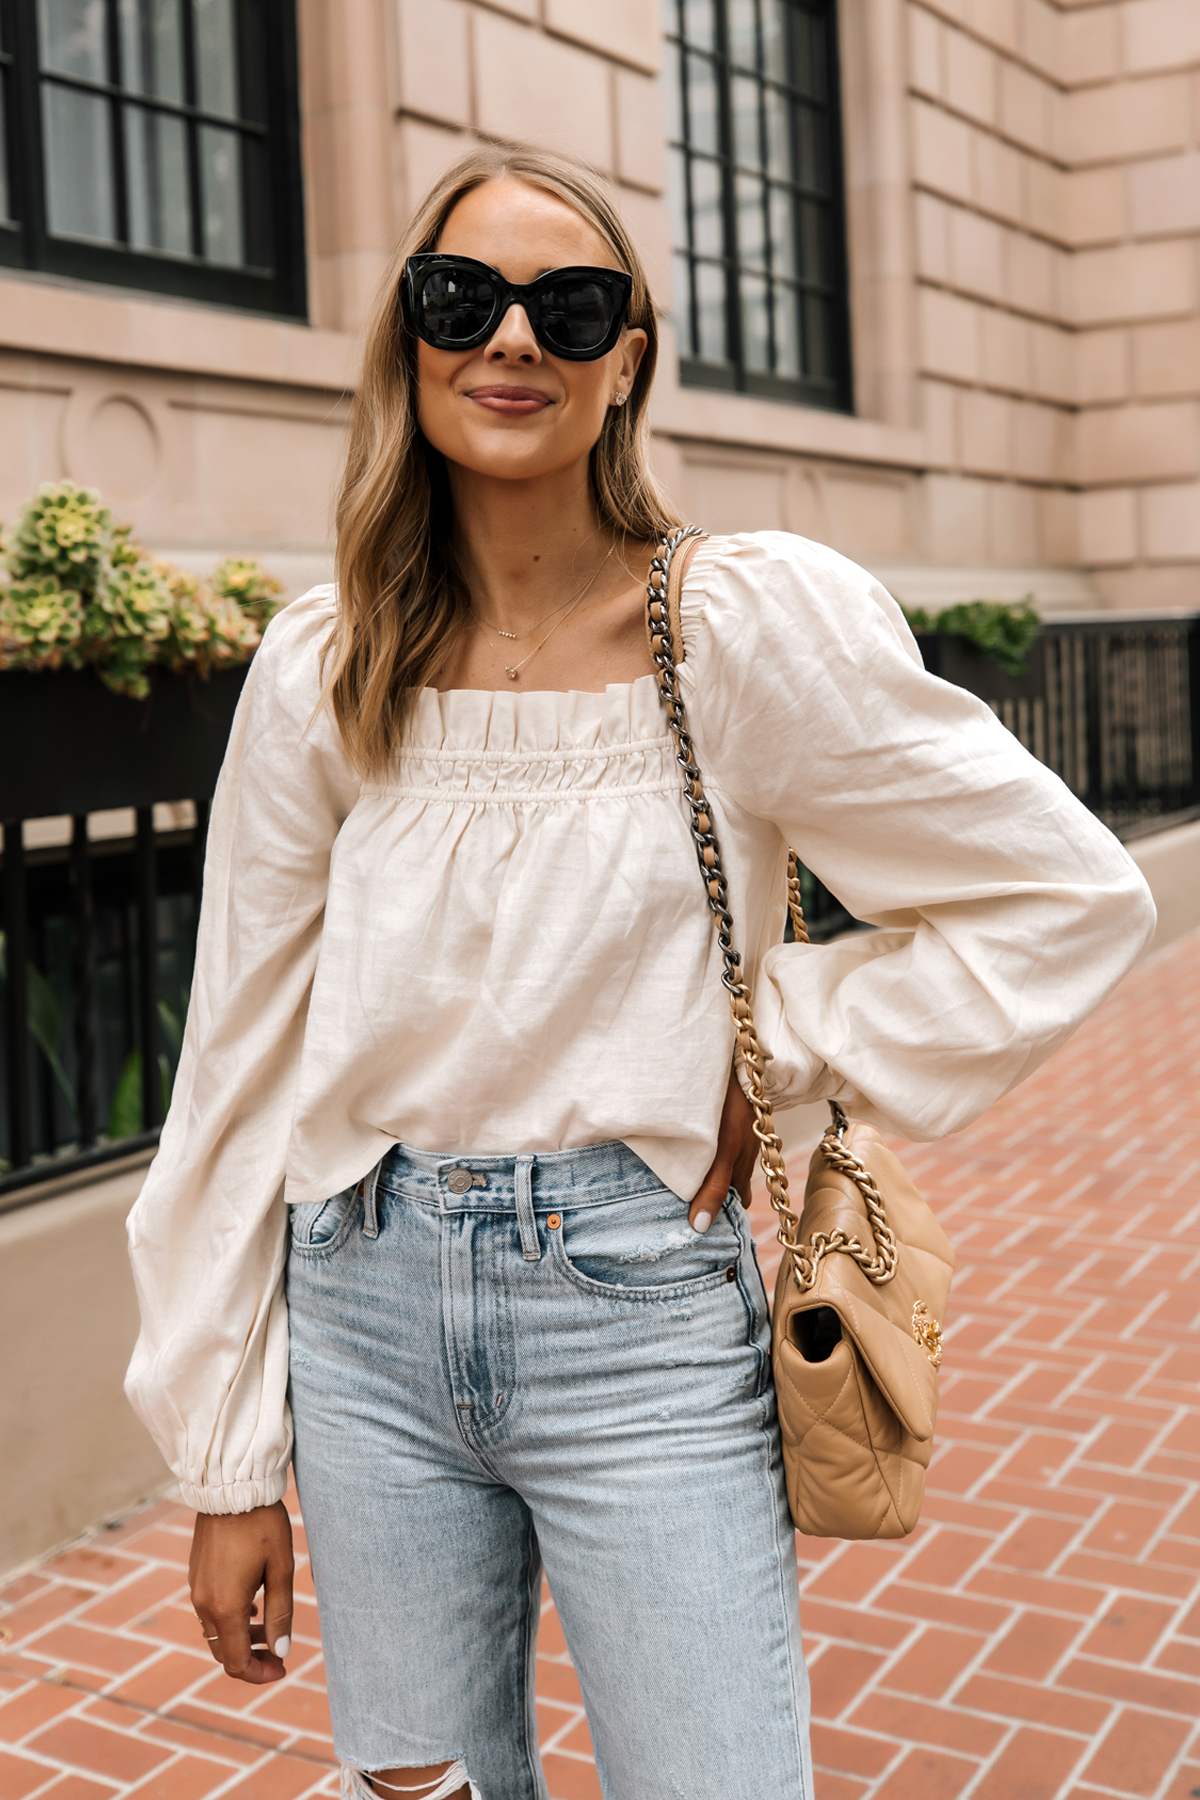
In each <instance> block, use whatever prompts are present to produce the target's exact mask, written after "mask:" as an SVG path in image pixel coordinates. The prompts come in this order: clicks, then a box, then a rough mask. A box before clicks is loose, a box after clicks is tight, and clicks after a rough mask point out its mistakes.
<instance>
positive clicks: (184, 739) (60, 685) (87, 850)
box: [0, 668, 246, 1205]
mask: <svg viewBox="0 0 1200 1800" xmlns="http://www.w3.org/2000/svg"><path fill="white" fill-rule="evenodd" d="M245 674H246V671H245V669H244V668H242V669H235V670H230V671H228V672H226V673H223V674H221V675H218V676H214V677H213V679H212V680H211V681H209V682H206V683H194V684H193V683H189V682H188V681H186V680H184V679H183V678H176V677H165V678H162V679H160V680H159V681H158V683H157V684H156V687H155V690H154V695H153V698H152V699H151V700H150V701H148V702H147V703H146V704H145V705H144V706H140V705H136V704H135V703H133V702H132V701H130V700H127V699H125V698H124V697H121V696H117V695H113V694H109V693H108V692H107V691H106V690H105V689H104V688H103V687H102V686H101V684H100V682H99V681H98V680H97V678H96V677H95V676H94V675H93V674H91V673H90V672H85V673H79V674H75V673H60V674H54V675H43V674H36V675H35V674H20V673H14V672H12V671H6V672H4V673H2V674H0V822H2V823H3V828H4V853H3V871H2V875H0V933H2V937H0V1001H2V1010H3V1017H4V1032H3V1040H2V1042H0V1205H3V1204H4V1203H5V1199H4V1197H5V1196H6V1195H10V1194H12V1193H13V1192H14V1190H20V1191H24V1190H26V1189H32V1188H34V1187H36V1185H37V1184H39V1183H41V1182H43V1181H45V1180H47V1179H50V1178H52V1177H56V1176H58V1175H60V1174H65V1173H69V1172H71V1171H73V1170H76V1169H81V1168H86V1167H87V1166H88V1165H89V1164H92V1163H99V1162H104V1161H107V1160H109V1159H111V1158H113V1157H116V1156H122V1155H126V1154H129V1153H130V1152H133V1151H136V1150H138V1149H141V1148H147V1147H150V1146H152V1145H153V1144H154V1143H155V1142H156V1140H157V1136H158V1128H159V1126H160V1124H161V1122H162V1118H163V1113H164V1110H165V1105H166V1100H167V1098H168V1096H169V1093H170V1085H171V1081H172V1079H173V1077H174V1071H175V1064H176V1061H177V1059H178V1055H179V1045H180V1040H181V1038H182V1033H183V1019H184V1015H185V1013H186V1010H187V996H188V990H189V988H190V985H191V971H192V959H193V954H194V947H195V936H196V922H197V918H198V914H199V901H200V886H201V876H202V871H203V861H204V840H205V834H206V828H207V821H208V803H209V800H210V798H211V796H212V793H213V789H214V787H215V785H216V777H217V772H218V770H219V768H220V764H221V757H222V755H223V754H224V749H225V743H226V740H227V738H228V736H229V727H230V723H231V721H232V718H233V710H234V707H235V706H236V704H237V698H238V695H239V693H240V692H241V687H242V682H243V681H244V679H245ZM181 798H182V799H183V801H184V804H183V806H182V807H181V806H180V805H179V804H178V803H179V802H180V800H181ZM169 802H175V803H176V804H175V805H174V806H171V807H169V809H168V811H169V813H170V814H171V815H174V816H172V817H169V818H168V819H162V818H161V816H160V822H159V827H158V828H157V829H156V826H155V811H156V806H161V805H162V804H163V803H169ZM114 813H115V814H117V815H118V816H117V817H116V818H115V819H114V817H113V816H112V815H113V814H114ZM181 813H182V815H183V818H182V819H181V818H180V816H179V815H180V814H181ZM105 814H107V815H109V817H108V818H107V819H103V818H98V817H97V815H105ZM63 815H66V819H65V820H64V819H63ZM52 818H53V819H55V820H56V821H59V822H61V823H62V824H64V826H65V829H63V830H58V831H53V830H52V831H50V832H49V833H47V832H46V831H45V830H42V831H39V830H38V829H37V827H36V826H34V828H33V829H32V831H31V832H30V833H29V834H28V835H30V836H31V838H32V842H31V843H30V844H28V845H27V844H26V842H25V839H26V835H27V831H26V821H38V822H42V823H43V824H44V823H45V822H46V821H48V820H50V819H52ZM114 825H115V827H116V830H115V833H114V832H113V830H112V827H113V826H114ZM105 826H107V827H108V829H107V830H104V829H103V827H105ZM98 828H100V829H98ZM47 838H48V839H49V840H50V841H45V840H47ZM39 840H40V841H39Z"/></svg>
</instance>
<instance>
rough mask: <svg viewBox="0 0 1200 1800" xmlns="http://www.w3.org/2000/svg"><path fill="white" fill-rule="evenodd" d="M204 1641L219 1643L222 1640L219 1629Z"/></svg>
mask: <svg viewBox="0 0 1200 1800" xmlns="http://www.w3.org/2000/svg"><path fill="white" fill-rule="evenodd" d="M204 1641H205V1643H206V1644H218V1643H220V1641H221V1634H220V1632H219V1631H214V1633H213V1635H212V1636H211V1637H206V1638H205V1640H204Z"/></svg>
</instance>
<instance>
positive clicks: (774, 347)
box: [754, 0, 779, 374]
mask: <svg viewBox="0 0 1200 1800" xmlns="http://www.w3.org/2000/svg"><path fill="white" fill-rule="evenodd" d="M762 8H763V0H754V54H755V59H756V63H757V70H756V73H757V76H758V161H759V167H760V169H761V171H762V189H761V192H762V233H763V264H764V266H765V268H766V271H767V281H766V297H767V362H768V364H769V366H770V370H771V373H772V374H774V373H775V372H776V370H777V369H778V367H779V348H778V344H777V342H776V333H775V245H774V243H773V241H772V238H771V149H770V136H769V133H768V130H767V57H766V44H765V39H764V33H763V23H762Z"/></svg>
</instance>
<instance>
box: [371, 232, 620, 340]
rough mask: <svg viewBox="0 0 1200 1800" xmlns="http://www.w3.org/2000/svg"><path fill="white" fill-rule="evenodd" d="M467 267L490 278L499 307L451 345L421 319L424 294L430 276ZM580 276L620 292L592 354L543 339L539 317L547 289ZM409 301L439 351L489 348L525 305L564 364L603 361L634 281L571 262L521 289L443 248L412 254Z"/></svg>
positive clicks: (412, 317) (417, 324)
mask: <svg viewBox="0 0 1200 1800" xmlns="http://www.w3.org/2000/svg"><path fill="white" fill-rule="evenodd" d="M447 268H460V269H461V268H467V269H474V270H477V271H478V272H479V273H480V274H482V275H486V276H487V277H488V279H489V280H490V281H491V282H492V284H493V286H494V288H495V290H496V304H495V306H494V307H493V309H492V314H491V317H490V318H489V319H488V322H487V325H486V326H485V327H484V329H483V330H482V331H480V332H478V333H476V334H475V335H474V336H472V337H469V338H456V339H455V341H454V342H453V343H452V344H447V343H444V342H441V341H439V339H438V338H437V337H436V336H434V334H433V333H432V332H431V331H429V330H428V329H427V328H426V327H425V325H424V321H423V319H422V308H421V304H420V302H421V291H422V287H423V285H424V282H425V280H426V279H427V278H428V276H430V275H433V274H436V273H437V271H438V270H439V269H447ZM567 275H578V276H580V277H586V278H587V279H588V280H589V281H595V282H597V283H598V284H599V285H600V286H602V287H606V288H608V289H609V291H610V292H614V290H615V300H616V304H615V306H614V309H613V316H612V323H611V324H610V326H609V328H608V330H607V332H606V333H605V334H604V337H603V339H602V340H601V342H600V343H599V344H598V345H597V346H596V347H595V349H593V350H561V349H559V347H558V346H557V344H551V343H549V342H548V341H547V339H546V338H545V337H544V336H543V334H542V331H541V328H540V324H539V319H538V314H539V312H540V299H541V294H542V293H543V292H544V290H545V289H546V288H547V287H548V286H549V285H551V284H552V283H554V282H561V281H562V279H563V278H564V276H567ZM404 298H405V305H406V310H407V312H408V318H409V323H410V324H411V326H412V328H413V330H414V331H415V332H416V334H417V336H418V337H420V338H423V339H424V341H425V342H426V343H427V344H431V345H432V346H433V348H434V349H435V350H477V349H478V348H479V346H480V344H486V343H487V341H488V339H489V338H490V337H493V336H494V335H495V333H496V331H497V330H498V329H499V326H500V323H501V320H502V319H503V318H504V317H505V315H506V314H507V312H508V310H509V308H510V307H511V306H523V307H524V309H525V317H526V318H527V319H528V320H529V326H530V330H531V331H532V332H533V335H534V337H535V338H536V339H537V341H538V343H539V344H540V345H541V347H542V349H543V350H546V351H548V352H549V354H550V355H551V356H557V357H561V358H562V360H563V361H564V362H598V361H599V359H600V358H601V357H602V356H607V355H608V353H609V351H610V350H611V349H613V347H614V346H615V344H616V343H617V340H618V339H619V338H620V335H621V332H622V330H623V329H624V326H625V318H626V315H627V313H628V311H629V302H630V300H631V299H632V298H633V277H632V275H627V274H626V273H625V271H624V270H623V269H593V268H591V267H589V266H587V265H586V264H582V263H581V264H575V263H572V264H569V265H568V266H567V267H566V268H563V269H549V270H547V272H546V274H545V275H539V276H538V278H537V280H536V281H531V282H529V283H527V284H526V286H524V287H521V286H519V285H518V284H517V283H516V282H513V281H505V279H504V277H503V275H501V273H500V271H499V269H493V268H492V266H491V264H490V263H485V262H477V261H476V260H475V258H474V257H473V256H448V255H445V254H444V253H443V252H441V251H439V250H421V251H418V252H417V253H416V254H415V255H413V256H410V257H409V258H408V261H407V262H406V263H405V265H404Z"/></svg>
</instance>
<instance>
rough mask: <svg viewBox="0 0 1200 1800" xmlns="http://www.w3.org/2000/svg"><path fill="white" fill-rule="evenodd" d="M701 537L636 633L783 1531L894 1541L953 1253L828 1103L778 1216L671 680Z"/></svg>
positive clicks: (779, 1186)
mask: <svg viewBox="0 0 1200 1800" xmlns="http://www.w3.org/2000/svg"><path fill="white" fill-rule="evenodd" d="M703 535H704V533H703V532H702V531H701V530H700V528H699V527H698V526H696V525H687V526H681V527H680V528H679V529H678V530H675V531H671V532H668V533H667V534H666V536H665V537H664V538H663V541H662V545H661V547H660V550H659V553H658V555H657V556H655V557H654V559H653V560H652V562H651V564H650V575H649V580H648V582H647V589H646V631H647V638H648V641H649V644H650V653H651V656H652V657H653V660H654V666H655V670H656V672H657V675H658V692H659V698H660V699H661V701H662V703H663V707H664V709H665V710H666V714H667V723H668V725H669V727H670V730H671V733H672V735H673V736H674V739H675V745H676V750H677V752H678V761H679V764H680V766H681V768H682V770H683V797H684V802H685V804H686V806H687V808H688V811H689V813H690V815H691V821H690V822H691V831H692V838H693V841H694V844H695V848H696V854H697V860H698V862H699V865H700V874H701V877H702V879H703V882H704V891H705V894H706V896H707V900H708V906H709V910H710V911H711V913H712V915H713V923H714V925H715V927H716V933H717V943H718V945H719V947H720V950H721V955H722V960H723V963H724V969H723V972H722V977H721V979H722V981H723V982H724V985H725V989H726V991H727V993H728V996H729V1010H730V1014H731V1016H732V1020H733V1032H734V1043H735V1046H736V1052H735V1054H736V1056H737V1057H739V1058H740V1059H741V1064H742V1067H743V1069H744V1070H745V1073H746V1087H747V1089H748V1092H749V1098H750V1104H751V1106H752V1107H753V1108H754V1132H755V1136H756V1137H757V1138H758V1147H759V1161H760V1162H761V1164H762V1169H763V1174H764V1175H765V1176H766V1181H767V1192H768V1195H769V1196H770V1201H771V1205H772V1207H773V1208H774V1209H775V1213H776V1216H777V1218H778V1221H779V1232H778V1235H779V1241H780V1243H781V1244H782V1245H783V1250H784V1256H783V1261H782V1262H781V1263H780V1266H779V1276H778V1279H777V1281H776V1285H775V1305H774V1309H773V1312H772V1317H771V1360H772V1364H773V1367H774V1371H775V1392H776V1399H777V1403H778V1409H779V1422H780V1429H781V1433H782V1438H783V1461H784V1473H785V1477H786V1482H787V1493H788V1504H789V1506H790V1507H791V1512H792V1518H793V1520H794V1522H795V1525H796V1528H797V1530H799V1531H803V1532H805V1533H807V1534H808V1535H809V1536H810V1537H842V1538H892V1537H904V1536H906V1535H907V1534H908V1532H910V1531H911V1530H912V1529H913V1526H914V1525H915V1524H916V1522H917V1519H918V1517H919V1515H920V1511H921V1500H922V1498H923V1495H924V1491H925V1470H926V1469H927V1468H928V1466H929V1458H930V1453H931V1451H932V1448H933V1430H934V1424H935V1421H936V1419H937V1370H938V1369H939V1368H940V1366H941V1361H942V1327H941V1324H940V1323H939V1317H940V1318H944V1317H945V1311H946V1300H947V1298H948V1297H949V1293H950V1276H951V1273H952V1271H953V1269H954V1252H953V1250H952V1249H951V1248H950V1245H949V1243H948V1242H947V1240H946V1236H945V1233H944V1232H943V1231H942V1229H941V1226H940V1225H939V1224H938V1222H937V1220H936V1219H935V1218H934V1216H933V1213H932V1212H931V1211H930V1209H929V1207H928V1206H927V1205H926V1203H925V1201H924V1200H923V1199H922V1198H921V1196H920V1194H919V1193H918V1192H917V1190H916V1188H915V1187H914V1186H913V1184H912V1181H911V1180H910V1179H909V1177H908V1175H907V1174H906V1172H905V1170H904V1168H903V1167H902V1165H901V1163H900V1161H899V1159H898V1158H897V1157H896V1156H895V1155H894V1154H893V1152H892V1151H891V1150H889V1148H888V1147H887V1145H886V1144H885V1143H884V1142H883V1140H882V1138H881V1137H880V1136H879V1134H878V1132H876V1131H874V1130H873V1129H872V1127H871V1126H869V1125H863V1124H861V1123H858V1122H857V1121H854V1122H852V1121H850V1120H849V1119H847V1117H846V1114H845V1113H844V1112H843V1110H842V1108H841V1107H840V1106H839V1105H838V1104H837V1102H836V1101H830V1108H831V1111H832V1114H833V1118H832V1121H831V1123H830V1125H829V1127H828V1129H827V1130H826V1132H825V1135H824V1136H823V1137H822V1139H821V1141H820V1143H819V1144H818V1145H817V1148H816V1149H815V1150H814V1151H813V1155H812V1160H811V1162H810V1164H809V1174H808V1182H807V1185H806V1187H805V1190H804V1203H803V1207H802V1209H801V1216H800V1218H797V1217H796V1214H795V1212H794V1210H793V1208H792V1203H791V1199H790V1196H789V1192H788V1178H787V1170H786V1168H785V1167H784V1161H783V1145H782V1143H781V1141H780V1138H779V1135H778V1133H777V1132H776V1130H775V1124H774V1120H773V1118H772V1116H771V1103H770V1100H769V1099H768V1097H767V1092H766V1077H765V1068H764V1062H763V1055H762V1049H761V1046H760V1044H759V1041H758V1033H757V1031H756V1029H755V1025H754V1014H753V1011H752V1009H751V1003H750V990H749V987H748V986H747V983H746V980H745V976H744V974H743V971H742V962H741V957H740V955H739V953H738V951H737V950H736V949H735V947H734V942H733V918H732V915H731V914H730V911H729V902H728V888H727V884H726V878H725V872H724V869H723V867H722V863H721V852H720V846H719V844H718V842H717V837H716V833H715V831H714V829H713V812H712V808H711V806H710V805H709V802H708V800H707V798H706V796H705V792H704V783H703V778H702V777H701V774H700V770H699V768H698V766H697V764H696V759H695V752H694V746H693V744H692V739H691V736H690V734H689V732H688V727H687V717H686V713H685V710H684V705H683V696H682V694H681V691H680V687H679V674H678V670H677V668H676V647H675V632H676V630H677V629H678V622H679V611H678V604H677V599H676V604H675V606H674V607H673V606H672V600H673V598H675V597H676V595H677V585H676V586H675V587H673V586H672V565H673V564H674V562H675V557H676V554H677V552H678V551H679V549H680V547H681V545H683V544H685V543H686V542H687V541H688V540H689V539H691V538H696V537H703ZM787 900H788V910H789V912H790V914H791V918H792V928H793V931H794V934H795V937H796V940H797V942H798V943H800V944H807V943H808V942H809V937H808V929H807V926H806V925H805V922H804V909H803V905H802V896H801V885H800V868H799V863H798V861H797V858H796V855H795V852H794V851H792V850H790V849H789V851H788V863H787ZM868 1240H869V1242H868ZM922 1293H924V1294H927V1295H929V1296H930V1297H931V1299H932V1300H933V1303H934V1306H935V1307H936V1310H937V1314H938V1317H935V1316H934V1314H933V1313H932V1312H931V1311H930V1307H929V1304H928V1302H927V1301H926V1300H925V1299H923V1298H921V1294H922ZM914 1342H915V1343H916V1345H917V1346H918V1348H919V1349H921V1350H923V1351H924V1352H925V1359H924V1360H923V1361H922V1360H919V1359H917V1358H915V1357H914V1355H913V1351H912V1347H911V1346H912V1344H913V1343H914Z"/></svg>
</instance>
